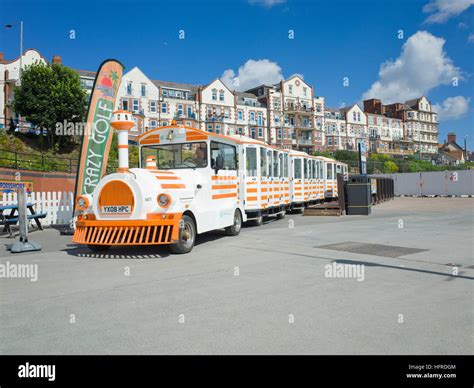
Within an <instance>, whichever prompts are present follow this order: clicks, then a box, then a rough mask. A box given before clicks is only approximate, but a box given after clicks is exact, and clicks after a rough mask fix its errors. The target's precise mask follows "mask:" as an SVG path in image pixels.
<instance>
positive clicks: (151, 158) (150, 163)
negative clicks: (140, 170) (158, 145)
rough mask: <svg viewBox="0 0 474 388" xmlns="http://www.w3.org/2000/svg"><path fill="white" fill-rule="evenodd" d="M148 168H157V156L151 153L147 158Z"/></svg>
mask: <svg viewBox="0 0 474 388" xmlns="http://www.w3.org/2000/svg"><path fill="white" fill-rule="evenodd" d="M146 168H147V169H149V170H156V157H154V156H152V155H150V156H147V158H146Z"/></svg>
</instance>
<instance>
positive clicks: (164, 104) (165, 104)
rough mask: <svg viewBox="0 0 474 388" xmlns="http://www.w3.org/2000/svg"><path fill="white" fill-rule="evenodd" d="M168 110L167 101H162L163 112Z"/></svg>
mask: <svg viewBox="0 0 474 388" xmlns="http://www.w3.org/2000/svg"><path fill="white" fill-rule="evenodd" d="M167 112H168V104H167V103H166V102H162V103H161V113H167Z"/></svg>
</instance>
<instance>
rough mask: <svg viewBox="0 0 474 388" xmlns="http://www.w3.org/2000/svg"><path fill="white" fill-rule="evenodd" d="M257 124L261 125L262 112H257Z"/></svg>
mask: <svg viewBox="0 0 474 388" xmlns="http://www.w3.org/2000/svg"><path fill="white" fill-rule="evenodd" d="M257 124H258V125H263V118H262V112H258V115H257Z"/></svg>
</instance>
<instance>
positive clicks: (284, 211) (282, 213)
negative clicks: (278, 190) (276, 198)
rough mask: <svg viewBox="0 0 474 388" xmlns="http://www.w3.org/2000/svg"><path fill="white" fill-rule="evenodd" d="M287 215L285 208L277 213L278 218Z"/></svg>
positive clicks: (280, 218)
mask: <svg viewBox="0 0 474 388" xmlns="http://www.w3.org/2000/svg"><path fill="white" fill-rule="evenodd" d="M285 216H286V210H283V211H282V212H281V213H278V214H277V220H282V219H283V218H285Z"/></svg>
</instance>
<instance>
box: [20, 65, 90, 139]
mask: <svg viewBox="0 0 474 388" xmlns="http://www.w3.org/2000/svg"><path fill="white" fill-rule="evenodd" d="M13 109H14V110H15V112H17V113H19V114H20V115H22V116H23V117H25V118H26V120H28V121H29V122H31V123H32V124H33V125H35V126H38V127H39V128H42V129H43V130H46V131H47V139H48V143H47V145H48V147H49V148H53V147H54V146H56V147H57V148H59V147H61V146H63V145H65V144H66V143H67V142H71V141H72V140H73V139H72V137H71V136H58V135H57V134H56V124H57V123H61V124H63V123H64V122H65V121H66V122H67V123H80V122H83V121H84V118H85V114H86V92H85V91H84V89H83V88H82V86H81V82H80V78H79V75H78V74H77V73H76V72H75V71H74V70H72V69H70V68H69V67H66V66H63V65H60V64H53V65H49V64H44V63H41V62H37V63H34V64H31V65H29V66H27V67H26V68H25V69H24V70H23V71H22V74H21V85H20V86H16V87H15V89H14V101H13ZM42 138H43V137H42V136H41V139H42Z"/></svg>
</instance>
